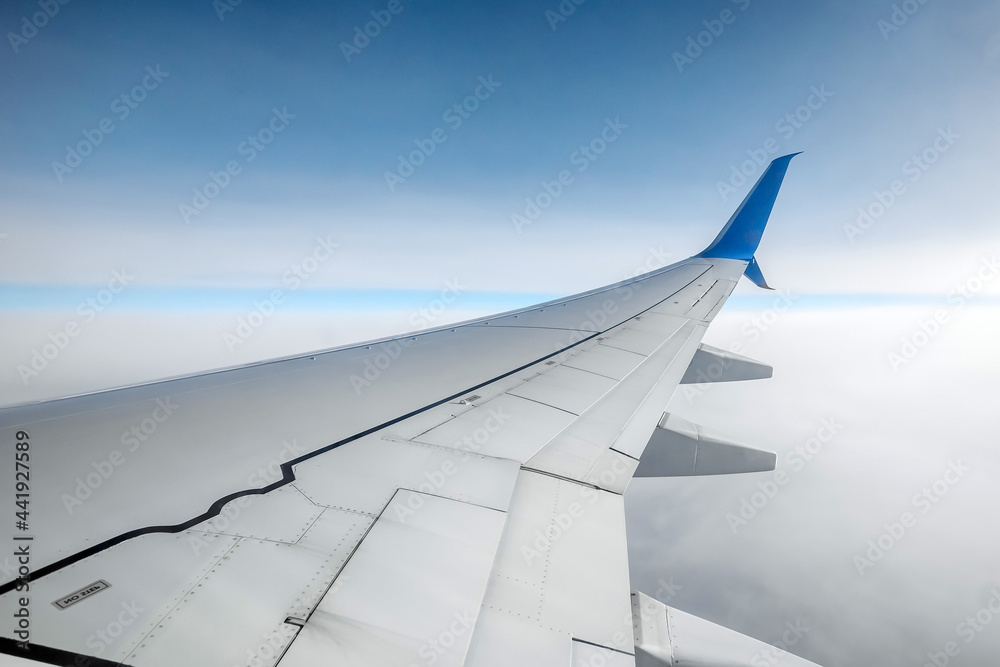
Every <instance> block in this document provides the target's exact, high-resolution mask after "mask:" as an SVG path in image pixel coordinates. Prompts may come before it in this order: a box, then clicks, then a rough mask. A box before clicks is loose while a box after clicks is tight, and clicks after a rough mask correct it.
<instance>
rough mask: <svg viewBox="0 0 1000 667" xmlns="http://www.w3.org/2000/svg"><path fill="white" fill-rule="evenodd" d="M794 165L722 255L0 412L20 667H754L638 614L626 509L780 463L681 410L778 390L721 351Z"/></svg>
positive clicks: (744, 208)
mask: <svg viewBox="0 0 1000 667" xmlns="http://www.w3.org/2000/svg"><path fill="white" fill-rule="evenodd" d="M790 158H791V156H786V157H784V158H779V159H777V160H775V161H774V162H773V163H772V164H771V166H770V167H769V168H768V170H767V171H766V172H765V174H764V175H763V176H762V177H761V180H760V181H759V182H758V183H757V185H756V186H755V187H754V189H753V190H752V191H751V193H750V194H749V195H748V196H747V199H746V200H744V202H743V204H741V206H740V208H739V209H738V210H737V212H736V213H735V214H734V215H733V218H732V219H731V220H730V221H729V223H728V224H727V225H726V227H725V228H724V229H723V231H722V232H721V233H720V234H719V236H718V238H717V239H716V240H715V241H714V242H713V244H712V245H711V246H709V248H708V249H706V251H705V252H703V253H701V254H700V255H698V256H696V257H693V258H691V259H688V260H686V261H684V262H680V263H678V264H674V265H672V266H669V267H666V268H664V269H661V270H658V271H654V272H651V273H648V274H645V275H642V276H640V277H638V278H635V279H632V280H627V281H623V282H621V283H617V284H615V285H610V286H608V287H605V288H602V289H598V290H593V291H591V292H586V293H583V294H578V295H575V296H572V297H568V298H565V299H560V300H557V301H553V302H549V303H545V304H541V305H539V306H535V307H532V308H526V309H523V310H519V311H514V312H510V313H505V314H501V315H497V316H495V317H491V318H484V319H480V320H474V321H470V322H466V323H463V324H460V325H453V326H450V327H443V328H440V329H436V330H432V331H426V332H421V333H418V334H413V335H410V336H404V337H399V338H393V339H386V340H379V341H374V342H370V343H364V344H361V345H355V346H350V347H345V348H339V349H334V350H328V351H322V352H316V353H313V354H310V355H304V356H298V357H293V358H287V359H281V360H276V361H271V362H266V363H259V364H253V365H249V366H244V367H240V368H233V369H227V370H221V371H216V372H212V373H207V374H203V375H197V376H191V377H183V378H177V379H172V380H166V381H161V382H155V383H150V384H145V385H141V386H135V387H128V388H123V389H117V390H113V391H106V392H101V393H96V394H88V395H83V396H76V397H70V398H65V399H60V400H56V401H48V402H44V403H37V404H28V405H21V406H14V407H9V408H5V409H2V410H0V443H2V447H0V450H2V452H3V454H2V455H3V456H5V457H7V460H6V461H5V462H4V464H3V466H4V468H5V469H7V470H9V472H8V473H7V474H5V475H3V477H2V479H0V498H2V499H5V501H7V502H10V503H12V504H13V503H14V502H15V499H19V500H24V501H25V502H24V503H22V505H20V506H19V507H18V508H17V514H16V515H15V516H11V518H10V520H8V521H4V522H3V525H2V527H0V539H2V540H4V544H6V545H13V546H12V547H10V549H9V550H8V553H10V555H9V556H7V557H6V559H5V560H4V559H3V558H0V581H2V585H0V614H2V615H3V617H4V618H6V619H8V622H6V623H5V624H3V625H0V636H2V638H0V652H2V654H6V655H7V656H11V658H10V659H11V660H18V661H19V662H18V663H17V664H21V662H23V660H29V661H38V662H43V663H50V664H88V665H101V664H126V665H135V666H142V667H147V666H154V665H223V666H231V665H247V666H248V667H260V666H265V665H276V664H280V665H282V667H290V666H294V667H297V666H300V665H349V666H354V665H365V666H368V665H371V666H383V665H384V666H386V667H389V666H393V667H397V666H403V667H406V666H408V665H444V666H452V665H454V666H460V665H469V666H475V667H480V666H487V665H505V666H506V665H511V664H515V665H519V666H522V667H527V666H529V665H594V666H600V665H613V666H617V665H636V664H639V665H661V664H662V665H670V664H674V662H675V659H676V661H680V662H683V664H703V665H751V664H755V663H752V662H751V660H752V659H753V658H754V655H746V656H743V657H740V656H741V655H742V654H740V653H739V652H738V651H737V652H736V653H733V652H732V651H730V652H728V653H726V652H721V653H720V652H719V651H715V652H714V653H713V652H712V651H711V650H710V651H708V652H707V653H706V652H705V651H704V650H703V649H702V648H701V647H702V645H704V644H707V645H709V646H711V645H715V644H716V642H715V639H714V638H715V637H716V634H715V633H716V630H713V629H712V628H718V626H712V625H711V624H705V623H704V622H702V621H700V620H699V619H694V617H690V616H687V615H685V614H683V613H682V612H677V611H676V610H669V609H667V608H662V609H658V608H656V607H655V604H652V603H651V604H646V605H643V604H639V603H637V602H636V600H638V599H640V598H638V597H637V595H640V594H632V592H631V588H630V585H629V573H628V559H627V551H626V537H625V517H624V506H623V502H622V493H623V492H624V491H625V488H626V486H627V484H628V482H629V480H630V479H631V478H632V476H633V474H637V469H638V470H639V472H638V474H641V475H644V476H661V475H687V474H711V473H720V472H745V471H753V470H767V469H771V468H773V465H774V459H773V455H768V454H767V453H766V452H759V451H758V450H752V449H750V448H747V447H743V446H741V445H737V444H735V443H729V442H726V441H724V440H722V439H721V438H719V437H718V436H715V435H710V434H709V433H708V432H707V431H705V430H704V429H701V427H699V426H697V425H694V424H691V423H690V422H686V421H685V420H683V419H682V418H680V417H677V416H674V415H666V414H665V413H664V409H665V406H666V405H667V402H668V401H669V399H670V397H671V395H672V394H673V392H674V390H675V389H676V387H677V385H678V384H679V383H681V382H682V381H684V382H701V381H726V380H734V379H752V378H756V377H767V376H769V375H770V369H769V368H768V367H766V366H764V365H762V364H759V363H757V362H754V361H753V360H749V359H745V358H743V357H737V356H735V355H731V354H727V353H725V352H723V351H721V350H716V349H714V348H710V347H708V346H703V345H701V340H702V337H703V335H704V333H705V330H706V328H707V327H708V325H709V323H710V322H711V321H712V319H713V318H714V316H715V315H716V313H718V311H719V309H720V308H721V307H722V305H723V304H724V303H725V301H726V298H727V297H728V296H729V294H730V293H731V292H732V290H733V287H734V286H735V284H736V281H737V280H739V278H740V276H741V275H743V274H744V273H745V272H747V275H748V276H749V277H750V278H751V279H753V280H755V282H758V283H760V284H763V278H762V277H761V276H760V269H759V267H757V265H756V262H755V261H754V260H753V254H754V251H755V250H756V247H757V244H758V242H759V240H760V236H761V234H762V232H763V229H764V225H765V223H766V222H767V219H768V216H769V214H770V211H771V208H772V205H773V203H774V199H775V196H776V195H777V191H778V187H779V186H780V184H781V180H782V178H783V176H784V173H785V169H786V167H787V164H788V161H789V160H790ZM647 443H648V445H649V446H648V447H647ZM640 462H641V463H640ZM17 473H24V474H23V475H18V474H17ZM18 494H23V495H18ZM7 499H9V500H7ZM22 508H23V509H22ZM653 602H654V603H655V601H653ZM661 607H662V605H661ZM24 610H27V611H24ZM11 619H13V623H11V622H10V620H11ZM690 619H694V621H691V620H690ZM674 626H677V627H678V628H683V630H679V629H676V628H675V631H671V628H674ZM643 628H646V630H645V631H643ZM688 628H694V630H692V631H690V632H689V631H688ZM719 631H721V632H726V633H728V631H724V630H721V629H719ZM687 637H694V638H695V639H696V640H697V641H693V642H691V643H689V642H688V640H687V639H686V638H687ZM720 637H721V635H720ZM706 638H707V639H706ZM741 640H746V641H747V642H752V640H749V639H748V638H742V637H741ZM718 641H719V642H722V643H724V644H726V645H727V646H728V645H729V644H730V643H732V642H727V641H724V640H723V639H721V638H720V639H719V640H718ZM735 645H736V646H737V647H741V646H751V645H752V644H745V642H744V643H742V644H741V643H740V642H735ZM740 650H743V649H740ZM770 650H772V651H775V652H776V653H775V654H776V655H777V654H778V653H780V652H777V650H776V649H770ZM744 652H745V651H744ZM2 654H0V659H2V658H3V655H2ZM13 656H17V658H14V657H13ZM680 656H683V660H681V657H680ZM699 656H701V657H699ZM719 656H723V657H719ZM734 656H735V657H734ZM788 659H789V660H792V658H791V657H789V658H788ZM698 660H702V661H701V662H698ZM723 660H727V661H728V662H723ZM11 664H15V663H13V662H12V663H11ZM769 664H773V663H769ZM787 664H808V663H805V662H804V661H800V662H788V663H787Z"/></svg>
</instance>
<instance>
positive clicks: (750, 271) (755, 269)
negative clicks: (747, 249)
mask: <svg viewBox="0 0 1000 667" xmlns="http://www.w3.org/2000/svg"><path fill="white" fill-rule="evenodd" d="M743 275H745V276H746V277H747V278H749V279H750V280H751V282H753V284H754V285H756V286H757V287H763V288H764V289H769V290H773V289H774V288H773V287H771V286H770V285H768V284H767V281H766V280H764V274H763V273H761V272H760V265H759V264H757V258H756V257H751V258H750V263H749V264H747V268H746V270H745V271H744V272H743Z"/></svg>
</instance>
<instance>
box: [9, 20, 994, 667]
mask: <svg viewBox="0 0 1000 667" xmlns="http://www.w3.org/2000/svg"><path fill="white" fill-rule="evenodd" d="M390 5H391V7H390ZM390 8H391V9H393V10H396V13H393V12H392V11H389V10H390ZM40 11H44V10H43V9H40V5H39V4H38V3H37V2H14V1H11V2H6V3H4V4H3V6H2V7H0V28H2V31H3V33H4V35H5V38H4V43H3V44H0V89H2V91H3V104H2V105H0V318H2V322H3V329H2V331H3V333H2V334H0V336H2V338H0V341H2V343H3V344H2V345H0V404H11V403H19V402H23V401H29V400H40V399H44V398H51V397H53V396H58V395H65V394H69V393H79V392H82V391H93V390H97V389H101V388H106V387H109V386H119V385H122V384H128V383H134V382H139V381H144V380H149V379H152V378H157V377H167V376H174V375H178V374H183V373H190V372H196V371H199V370H204V369H208V368H218V367H223V366H231V365H235V364H241V363H247V362H250V361H255V360H259V359H265V358H271V357H275V356H281V355H286V354H293V353H296V352H302V351H307V350H312V349H319V348H324V347H330V346H334V345H341V344H347V343H350V342H354V341H357V340H362V339H370V338H375V337H378V336H384V335H389V334H393V333H400V332H404V331H409V330H413V329H418V328H423V327H426V326H436V325H438V324H444V323H446V322H450V321H459V320H462V319H467V318H470V317H474V316H479V315H484V314H487V313H492V312H497V311H502V310H506V309H510V308H515V307H520V306H525V305H529V304H531V303H534V302H537V301H541V300H545V299H549V298H554V297H556V296H561V295H565V294H571V293H574V292H577V291H582V290H586V289H591V288H594V287H598V286H601V285H604V284H607V283H610V282H613V281H616V280H620V279H622V278H625V277H627V276H631V275H635V274H636V273H640V272H643V271H647V270H651V269H655V268H658V267H660V266H664V265H666V264H669V263H671V262H673V261H678V260H681V259H683V258H685V257H688V256H689V255H691V254H694V253H696V252H698V251H699V250H701V249H702V248H703V247H705V246H706V245H707V244H708V243H709V242H710V241H711V240H712V239H713V238H714V236H715V234H716V232H717V231H718V229H719V228H720V227H721V226H722V225H723V224H724V222H725V221H726V219H727V218H728V217H729V216H730V215H731V213H732V211H733V210H734V209H735V207H736V206H737V205H738V204H739V202H740V200H741V199H742V197H743V196H744V195H745V193H746V192H747V191H748V189H749V187H750V185H751V184H752V182H753V181H754V180H755V179H756V178H757V177H758V176H759V175H760V173H761V172H762V171H763V168H764V165H765V164H766V162H767V161H768V160H770V159H772V158H774V157H777V156H779V155H783V154H786V153H789V152H797V151H803V154H802V155H800V156H798V157H796V158H795V160H793V161H792V163H791V166H790V168H789V170H788V174H787V177H786V179H785V183H784V186H783V188H782V191H781V193H780V195H779V198H778V202H777V205H776V206H775V209H774V213H773V215H772V219H771V224H770V225H769V228H768V230H767V233H766V234H765V237H764V240H763V243H762V245H761V247H760V250H759V251H758V254H757V259H758V261H759V263H760V265H761V268H762V270H763V272H764V275H765V276H766V277H767V279H768V281H769V282H770V284H772V285H773V286H775V287H778V288H779V289H780V290H781V294H783V295H784V297H783V298H784V299H785V302H787V303H790V304H791V305H790V306H789V307H788V308H785V309H783V310H781V311H780V312H779V311H778V310H776V306H775V298H778V297H775V296H774V295H773V294H770V293H763V292H761V291H760V290H758V289H757V288H755V287H753V286H752V285H750V284H748V283H747V284H742V285H741V286H740V287H738V289H737V291H736V293H735V294H734V296H733V297H732V299H731V300H730V303H729V305H728V306H727V309H726V310H725V311H724V314H723V316H721V317H720V319H719V321H717V322H716V324H715V325H714V326H713V328H712V329H711V330H710V333H709V337H708V338H707V339H706V340H707V341H708V342H710V343H712V344H716V345H719V346H723V347H727V346H729V345H731V344H734V343H739V344H741V345H742V346H744V347H745V348H746V350H747V351H748V353H749V352H752V353H753V354H755V355H757V356H758V357H760V358H762V359H764V360H765V361H767V362H768V363H771V364H773V365H774V366H775V369H776V370H775V378H774V379H772V380H770V381H767V382H757V383H753V384H739V385H733V386H726V387H711V388H710V389H709V390H707V391H705V392H704V393H702V394H699V395H696V396H690V395H680V394H678V395H676V396H675V398H674V402H673V403H672V404H671V407H672V409H673V408H676V410H677V411H678V412H679V413H680V414H682V415H683V416H685V417H688V418H691V419H694V420H695V421H700V422H702V423H706V424H710V425H712V426H717V427H718V428H720V429H723V430H729V431H730V432H731V433H733V434H734V435H735V436H737V437H738V438H739V439H743V440H745V441H748V442H754V443H757V444H759V445H761V446H770V447H772V448H773V449H775V450H776V451H778V452H779V468H780V467H781V466H782V465H785V466H786V467H787V468H788V469H789V470H791V472H794V473H795V474H794V475H792V481H791V483H790V484H789V485H788V486H787V488H782V490H781V492H780V494H778V495H776V496H775V497H774V498H773V499H772V500H771V501H770V502H769V503H768V506H767V507H766V508H765V509H766V510H767V511H766V512H764V511H762V512H761V516H760V517H756V518H755V519H754V520H753V521H752V522H751V523H750V524H749V525H747V526H745V527H740V528H739V529H738V530H736V531H733V530H732V528H731V527H730V525H729V524H728V523H727V520H726V515H727V514H730V513H732V511H733V508H734V507H735V508H738V507H739V506H740V502H741V499H742V498H744V497H747V498H748V497H750V495H751V494H752V493H754V491H755V489H756V488H757V486H756V485H757V484H758V483H759V482H762V481H766V479H768V477H766V476H765V477H759V476H748V477H744V478H732V477H723V478H708V479H698V480H668V481H662V480H661V481H648V480H640V481H638V482H635V483H634V484H633V485H632V486H631V487H630V490H629V493H628V494H627V496H626V498H627V503H628V509H629V531H630V549H631V560H632V568H633V572H632V577H633V584H634V585H636V586H637V587H640V588H642V589H643V590H645V591H646V592H648V593H650V594H654V593H656V594H657V597H660V598H661V599H666V598H668V597H670V598H671V599H670V602H671V604H675V605H677V606H678V607H679V608H682V609H685V610H687V611H691V612H692V613H696V614H699V615H702V616H705V617H707V618H710V619H712V620H715V621H717V622H720V623H723V624H726V625H729V626H731V627H734V628H736V629H739V630H741V631H743V632H747V633H749V634H751V635H753V636H756V637H758V638H761V639H764V640H775V639H776V638H778V637H780V636H781V633H782V632H783V630H782V628H783V627H784V624H785V623H786V622H793V621H795V620H796V619H798V618H801V619H802V620H803V622H805V623H806V624H807V625H808V626H809V627H810V632H809V633H808V634H807V635H806V638H805V639H804V640H803V641H802V643H800V644H799V645H797V646H794V647H790V650H792V651H794V652H796V653H799V654H801V655H803V656H805V657H807V658H810V659H812V660H815V661H817V662H820V663H821V664H824V665H830V666H831V667H834V666H838V665H854V664H879V665H887V666H888V665H915V666H918V665H921V664H923V663H922V662H921V661H922V660H926V657H927V656H926V653H927V652H933V651H936V650H939V648H938V647H940V646H943V645H944V643H945V642H946V641H948V638H949V637H950V636H952V635H955V628H956V626H957V625H958V624H959V622H960V621H961V620H962V618H964V616H965V615H966V614H968V613H974V612H975V611H976V609H978V608H979V607H980V606H982V605H983V604H985V602H986V599H987V598H988V597H989V591H990V590H991V586H994V585H1000V581H998V580H1000V572H998V571H997V569H996V566H995V565H993V564H994V563H996V562H1000V558H998V557H1000V544H998V540H997V537H996V532H995V531H992V530H990V529H988V528H987V527H988V526H990V525H992V524H993V523H995V521H994V517H993V516H992V514H991V511H990V510H989V508H990V507H996V506H997V503H998V501H1000V496H998V494H997V491H996V490H995V489H993V488H991V484H990V480H991V479H994V478H995V475H996V474H997V472H998V470H997V468H998V467H1000V457H998V456H997V454H996V453H995V452H994V451H993V450H994V449H995V444H994V443H992V442H991V441H990V438H991V437H992V434H994V433H995V432H996V426H997V425H996V418H995V416H994V414H995V406H994V405H993V403H995V378H996V373H997V371H998V370H1000V369H998V366H1000V357H998V355H997V353H996V351H995V333H996V331H997V330H998V327H997V325H998V324H1000V317H998V312H1000V310H998V306H1000V280H993V278H994V277H995V276H996V274H997V273H998V272H1000V267H998V266H997V251H998V249H1000V230H998V227H997V224H996V220H997V213H998V204H997V199H996V197H995V191H996V181H997V176H998V174H1000V170H998V168H997V166H996V157H995V156H996V155H997V154H998V149H1000V133H998V132H997V131H996V129H995V125H996V120H995V119H996V113H997V112H996V110H997V108H998V101H1000V5H997V4H996V3H994V2H989V1H986V0H980V1H961V0H959V1H955V2H948V3H946V2H943V1H941V0H925V1H924V2H919V0H909V1H908V2H895V3H894V2H888V1H886V2H882V1H876V2H860V1H850V2H848V1H842V2H823V3H818V2H791V1H787V2H785V1H773V2H767V1H765V0H737V1H730V0H720V1H716V2H697V3H696V2H669V3H667V2H632V3H612V2H601V1H599V0H586V1H585V2H580V3H579V4H576V3H575V2H569V1H566V2H562V3H559V2H556V1H555V0H551V1H548V2H545V1H539V2H528V1H523V2H519V1H508V2H478V3H449V2H436V3H426V2H421V1H420V0H400V2H399V4H395V3H389V2H387V1H381V0H377V1H375V2H357V3H321V2H287V3H277V2H264V1H263V0H242V2H235V1H234V0H217V1H215V2H212V1H210V0H198V1H193V0H192V1H187V2H186V1H178V2H170V3H164V2H145V3H126V2H103V3H84V2H79V1H77V2H68V3H66V4H60V5H58V11H54V10H53V11H54V15H52V16H45V17H42V18H39V14H38V12H40ZM372 21H375V22H376V23H375V24H372V23H371V22H372ZM365 30H368V33H369V35H366V34H365ZM371 35H373V36H371ZM276 291H277V292H278V293H279V295H280V297H281V299H280V300H278V301H276V300H273V298H272V297H273V295H274V294H275V292H276ZM279 301H280V302H279ZM785 302H781V303H785ZM255 312H260V313H264V314H266V317H265V318H264V324H263V325H261V326H260V327H258V328H256V329H255V330H254V332H253V336H252V337H249V338H247V339H246V340H241V341H240V342H239V343H236V344H233V343H232V338H231V337H229V338H227V334H229V333H232V332H233V331H235V330H236V328H237V326H238V325H239V322H240V320H241V319H246V318H248V317H250V316H251V315H252V314H253V313H255ZM67 326H76V327H78V330H79V334H78V335H75V336H73V337H72V341H71V343H69V344H67V345H66V346H65V347H61V348H60V350H59V353H58V355H57V356H56V357H55V358H53V359H51V360H50V361H49V363H48V364H47V365H46V367H45V368H44V369H43V370H42V371H41V372H39V373H36V374H31V373H26V372H24V371H23V370H22V369H23V368H25V367H26V365H27V364H30V360H31V359H32V356H33V354H34V353H35V352H36V351H37V350H40V349H41V348H42V347H43V346H44V345H46V344H47V343H49V342H51V341H53V340H62V338H61V337H60V332H63V333H64V332H66V331H67V329H66V327H67ZM931 331H933V333H929V332H931ZM713 341H714V342H713ZM908 345H909V347H907V346H908ZM910 352H912V354H910ZM991 399H992V401H991ZM830 418H835V419H839V420H841V421H842V422H843V423H844V425H845V426H844V428H843V432H842V433H841V432H838V435H837V436H836V437H835V438H834V440H833V442H832V443H831V444H829V446H827V447H826V448H825V450H824V452H826V453H824V454H823V455H817V456H816V457H815V461H810V463H809V465H808V466H805V467H803V468H802V470H801V471H798V470H792V465H791V464H790V463H788V462H787V461H786V460H785V459H784V456H785V454H786V453H787V452H789V451H793V450H794V447H795V445H796V444H798V443H802V442H805V441H806V440H808V438H810V437H812V436H813V434H814V433H815V432H816V431H817V429H819V428H820V427H821V425H822V423H823V422H822V420H823V419H830ZM994 439H995V438H994ZM991 445H994V446H992V447H991ZM962 457H964V458H963V461H965V460H968V461H969V465H971V467H972V471H971V472H970V473H969V475H968V480H969V481H968V483H967V484H966V483H964V482H963V483H961V484H960V486H958V488H956V489H955V490H954V493H953V494H949V497H948V498H947V499H946V500H947V503H945V502H944V501H942V503H940V504H937V503H936V504H935V507H934V509H933V510H932V511H931V512H928V514H927V515H926V519H925V520H921V521H920V522H919V523H918V525H917V526H916V527H915V528H914V529H913V530H912V531H911V534H912V537H910V536H907V539H906V540H905V543H904V542H901V543H900V546H899V547H898V548H896V549H893V552H892V553H891V554H889V555H887V556H886V558H885V559H884V561H882V562H880V563H879V564H878V565H877V567H875V568H873V569H872V570H871V571H870V572H866V573H865V574H864V575H863V576H862V575H860V574H858V572H857V568H856V567H855V566H854V565H853V564H852V557H853V556H854V555H856V554H857V553H860V552H861V551H863V549H864V548H865V547H866V544H867V542H868V540H870V539H877V538H878V536H879V533H880V531H882V530H883V528H882V526H883V525H884V524H886V523H892V520H893V517H898V516H899V514H900V512H901V511H903V510H904V509H906V507H907V505H908V504H909V503H910V498H911V496H912V495H913V494H914V493H917V492H918V491H919V490H920V489H921V488H922V486H923V485H925V484H927V483H932V482H933V481H935V479H936V478H937V477H939V476H941V475H943V474H944V472H945V470H947V469H948V466H949V465H950V464H951V463H952V462H954V461H955V460H957V459H958V458H962ZM963 479H965V478H963ZM921 516H923V515H921ZM736 554H738V555H739V556H740V557H739V558H736V557H735V556H734V555H736ZM670 577H673V578H674V581H675V582H676V584H678V585H679V586H680V588H678V589H677V590H676V591H673V589H672V588H671V587H670V586H666V587H664V586H663V585H662V584H661V583H658V582H661V581H667V582H669V581H670ZM658 589H662V591H660V592H658ZM959 641H964V640H961V639H960V640H959ZM997 654H1000V623H998V624H997V627H994V628H986V629H984V630H983V632H982V633H979V634H977V635H976V636H975V639H974V641H973V642H971V643H969V644H968V645H965V644H963V653H962V655H961V656H960V657H956V658H955V664H968V665H977V664H986V662H987V657H988V656H995V655H997ZM959 661H961V663H959Z"/></svg>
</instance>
